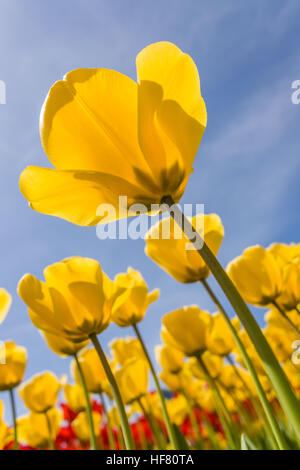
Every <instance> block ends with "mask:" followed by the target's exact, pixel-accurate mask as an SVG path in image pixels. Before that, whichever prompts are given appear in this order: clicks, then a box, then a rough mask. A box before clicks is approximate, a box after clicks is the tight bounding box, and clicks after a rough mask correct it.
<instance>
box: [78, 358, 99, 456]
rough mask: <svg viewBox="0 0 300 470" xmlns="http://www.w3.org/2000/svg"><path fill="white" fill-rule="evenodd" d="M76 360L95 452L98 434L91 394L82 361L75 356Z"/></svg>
mask: <svg viewBox="0 0 300 470" xmlns="http://www.w3.org/2000/svg"><path fill="white" fill-rule="evenodd" d="M74 359H75V362H76V366H77V369H78V374H79V378H80V383H81V386H82V390H83V393H84V398H85V403H86V413H87V418H88V423H89V428H90V437H91V447H92V449H93V450H97V439H96V434H95V427H94V421H93V413H92V407H91V401H90V397H89V392H88V389H87V385H86V381H85V378H84V374H83V370H82V367H81V365H80V361H79V359H78V357H77V354H74Z"/></svg>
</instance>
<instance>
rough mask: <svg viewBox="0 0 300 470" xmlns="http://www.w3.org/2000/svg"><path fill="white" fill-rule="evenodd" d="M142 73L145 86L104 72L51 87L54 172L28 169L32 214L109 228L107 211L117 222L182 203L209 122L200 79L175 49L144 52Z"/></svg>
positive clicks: (48, 117) (46, 109)
mask: <svg viewBox="0 0 300 470" xmlns="http://www.w3.org/2000/svg"><path fill="white" fill-rule="evenodd" d="M136 65H137V82H134V81H133V80H131V79H130V78H128V77H127V76H125V75H123V74H121V73H119V72H115V71H113V70H108V69H105V68H99V69H77V70H73V71H71V72H69V73H68V74H66V75H65V77H64V79H63V80H60V81H58V82H56V83H55V84H54V85H53V87H52V88H51V90H50V92H49V94H48V96H47V98H46V100H45V102H44V105H43V108H42V111H41V117H40V136H41V141H42V145H43V148H44V151H45V153H46V155H47V156H48V158H49V160H50V161H51V163H52V164H53V166H54V167H55V168H54V169H48V168H38V167H34V166H32V167H28V168H26V169H25V170H24V172H23V173H22V175H21V178H20V188H21V191H22V193H23V195H24V196H25V198H26V199H27V200H28V201H29V202H30V206H31V207H32V208H33V209H34V210H36V211H38V212H41V213H44V214H49V215H54V216H58V217H61V218H63V219H65V220H68V221H70V222H73V223H75V224H78V225H84V226H90V225H95V224H97V223H99V222H100V223H101V222H102V223H107V222H108V219H107V217H105V216H104V214H103V212H100V213H99V211H98V207H99V206H100V204H110V205H113V207H114V208H115V210H114V211H111V213H110V215H109V220H110V221H111V220H116V219H118V218H121V217H124V215H123V213H124V210H127V209H128V208H129V207H130V206H131V205H132V204H134V203H142V204H144V205H145V210H146V211H147V210H149V211H150V210H151V204H160V202H161V200H162V198H163V196H167V195H170V196H172V197H173V199H174V200H175V201H176V202H178V201H179V200H180V198H181V196H182V195H183V192H184V190H185V187H186V184H187V181H188V178H189V176H190V174H191V172H192V165H193V162H194V159H195V156H196V153H197V150H198V147H199V144H200V141H201V138H202V135H203V132H204V130H205V127H206V121H207V116H206V108H205V103H204V100H203V98H202V96H201V92H200V80H199V75H198V71H197V68H196V66H195V64H194V62H193V60H192V59H191V57H190V56H189V55H188V54H185V53H183V52H182V51H181V50H180V49H179V48H178V47H176V46H175V45H174V44H171V43H169V42H159V43H156V44H151V45H149V46H148V47H146V48H145V49H143V50H142V51H141V52H140V53H139V54H138V56H137V60H136ZM99 103H101V106H99ZM119 196H127V204H125V203H124V207H119Z"/></svg>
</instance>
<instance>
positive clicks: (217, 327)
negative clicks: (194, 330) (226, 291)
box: [206, 313, 235, 356]
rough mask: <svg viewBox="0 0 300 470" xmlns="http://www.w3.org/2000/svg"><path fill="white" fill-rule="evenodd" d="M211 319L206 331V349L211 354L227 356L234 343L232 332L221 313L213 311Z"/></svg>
mask: <svg viewBox="0 0 300 470" xmlns="http://www.w3.org/2000/svg"><path fill="white" fill-rule="evenodd" d="M211 319H212V321H211V324H210V327H209V328H208V330H207V332H206V346H207V349H209V350H210V352H211V353H213V354H217V355H219V356H227V355H228V354H230V353H231V351H232V349H233V348H234V345H235V343H234V340H233V337H232V333H231V331H230V329H229V328H228V326H227V323H226V321H225V320H224V317H223V315H222V314H221V313H215V314H214V315H212V317H211Z"/></svg>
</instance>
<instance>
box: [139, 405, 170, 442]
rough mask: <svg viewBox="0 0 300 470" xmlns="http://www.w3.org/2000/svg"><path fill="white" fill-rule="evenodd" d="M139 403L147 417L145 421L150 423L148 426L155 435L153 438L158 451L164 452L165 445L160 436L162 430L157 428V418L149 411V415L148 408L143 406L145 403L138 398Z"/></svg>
mask: <svg viewBox="0 0 300 470" xmlns="http://www.w3.org/2000/svg"><path fill="white" fill-rule="evenodd" d="M137 402H138V404H139V407H140V409H141V411H142V413H143V415H144V416H145V419H146V420H147V421H148V424H149V426H150V429H151V432H152V434H153V437H154V440H155V442H156V445H157V447H158V449H159V450H163V449H164V445H163V443H162V440H161V436H160V429H159V428H158V426H157V423H156V421H155V418H154V417H153V415H152V413H151V411H149V413H148V412H147V410H146V408H145V407H144V405H143V402H142V399H141V398H138V399H137Z"/></svg>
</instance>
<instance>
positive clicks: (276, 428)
mask: <svg viewBox="0 0 300 470" xmlns="http://www.w3.org/2000/svg"><path fill="white" fill-rule="evenodd" d="M202 285H203V286H204V288H205V290H206V292H207V293H208V295H209V297H210V298H211V300H212V301H213V302H214V304H215V305H216V307H217V308H218V310H219V311H220V313H221V314H222V316H223V318H224V320H225V322H226V324H227V326H228V328H229V329H230V332H231V334H232V336H233V339H234V341H235V344H236V345H237V347H238V349H239V352H240V354H241V356H242V359H243V361H244V363H245V366H246V367H247V369H248V371H249V374H250V376H251V378H252V381H253V383H254V385H255V388H256V391H257V394H258V396H259V399H260V402H261V404H262V407H263V410H264V412H265V414H262V417H263V421H264V423H265V425H266V429H269V425H268V423H266V417H267V418H268V422H269V423H270V426H271V429H272V432H273V434H274V437H275V439H276V442H277V444H278V446H279V449H280V450H284V449H287V448H288V447H287V444H286V442H285V439H284V437H283V434H282V432H281V430H280V427H279V425H278V423H277V420H276V418H275V416H274V413H273V410H272V408H271V405H270V403H269V400H268V398H267V396H266V394H265V391H264V389H263V387H262V385H261V383H260V380H259V378H258V375H257V373H256V370H255V367H254V365H253V363H252V361H251V359H250V357H249V355H248V353H247V351H246V348H245V346H244V344H243V342H242V340H241V339H240V337H239V334H238V332H237V331H236V329H235V328H234V326H233V324H232V323H231V321H230V318H229V316H228V315H227V313H226V311H225V309H224V307H223V306H222V304H221V302H220V301H219V299H218V298H217V296H216V295H215V293H214V292H213V290H212V289H211V287H210V286H209V284H208V282H207V281H206V280H205V279H203V280H202ZM229 360H230V362H231V363H233V361H231V359H229ZM234 369H235V371H236V373H238V374H239V372H238V371H237V369H236V367H235V368H234ZM239 377H240V374H239ZM240 380H242V378H241V377H240ZM265 416H266V417H265ZM271 439H272V437H271ZM272 440H273V439H272ZM278 446H276V448H277V449H278Z"/></svg>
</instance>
